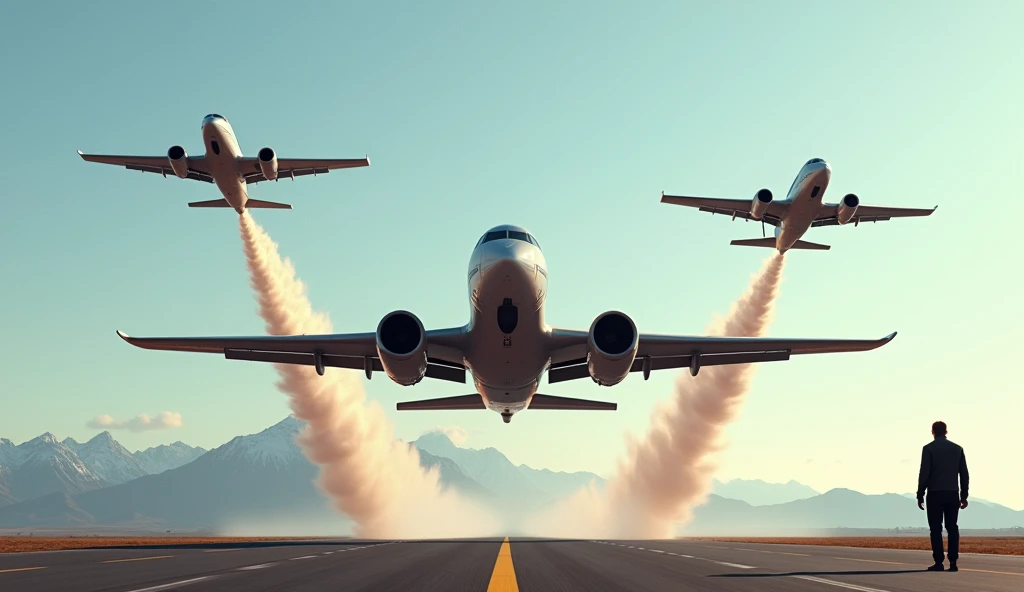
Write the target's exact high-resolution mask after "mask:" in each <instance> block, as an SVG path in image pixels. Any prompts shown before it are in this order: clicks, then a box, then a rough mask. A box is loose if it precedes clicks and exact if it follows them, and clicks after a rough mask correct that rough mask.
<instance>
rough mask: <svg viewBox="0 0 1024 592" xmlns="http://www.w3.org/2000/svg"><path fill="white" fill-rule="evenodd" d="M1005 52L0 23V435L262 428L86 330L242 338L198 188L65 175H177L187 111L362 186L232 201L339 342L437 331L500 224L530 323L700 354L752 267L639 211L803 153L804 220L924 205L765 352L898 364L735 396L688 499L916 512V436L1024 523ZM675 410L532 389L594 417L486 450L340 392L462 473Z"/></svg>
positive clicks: (816, 362)
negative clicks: (159, 165)
mask: <svg viewBox="0 0 1024 592" xmlns="http://www.w3.org/2000/svg"><path fill="white" fill-rule="evenodd" d="M1021 22H1024V5H1022V4H1021V3H1019V2H1014V1H1012V0H1007V1H1005V2H996V1H986V2H980V3H976V4H974V5H968V4H965V3H962V2H936V1H934V0H929V1H921V2H901V3H895V4H894V3H891V2H874V1H872V2H869V1H864V2H858V3H851V4H849V5H839V4H829V5H827V6H826V5H814V6H813V7H812V6H811V5H808V4H805V3H797V2H781V3H780V2H776V3H761V2H734V3H717V4H716V3H706V2H701V3H683V2H663V3H654V2H648V3H640V4H634V5H628V6H627V4H625V3H617V2H593V1H587V2H582V1H581V2H559V3H550V2H520V3H512V4H500V3H480V2H468V1H467V2H448V3H440V4H431V5H430V6H429V7H428V6H425V5H424V4H423V3H420V2H393V3H387V6H384V5H381V4H379V3H344V4H343V3H333V2H323V3H317V4H302V3H296V4H294V5H288V7H287V8H285V7H284V5H282V4H280V3H278V2H263V1H253V2H245V3H244V4H237V3H236V4H229V3H227V2H224V3H216V4H211V3H200V2H178V3H175V4H152V3H145V4H139V3H135V2H102V3H98V4H95V3H94V4H90V5H88V6H86V5H84V4H83V5H77V4H73V3H72V4H61V5H60V9H59V10H57V9H55V5H54V4H53V3H49V2H36V3H30V2H21V3H5V4H3V6H2V7H0V65H2V72H3V78H4V80H3V92H0V108H2V112H3V117H2V118H0V132H2V133H0V138H2V142H0V182H2V190H0V191H2V198H0V199H2V203H3V210H2V212H0V287H2V288H0V303H2V305H3V306H2V307H0V335H2V336H3V338H2V339H0V360H3V362H2V367H3V371H2V372H0V436H4V437H7V438H10V439H12V440H14V441H15V442H21V441H23V440H26V439H29V438H31V437H34V436H36V435H38V434H39V433H41V432H43V431H51V432H53V433H55V434H57V435H58V436H59V437H65V436H73V437H75V438H76V439H85V438H88V437H90V436H91V435H93V434H95V433H96V430H95V429H92V428H88V427H87V426H86V423H87V422H88V421H89V419H90V418H92V417H94V416H97V415H100V414H109V415H111V416H113V417H114V418H115V419H128V418H130V417H133V416H135V415H137V414H139V413H148V414H150V415H155V414H156V413H158V412H160V411H163V410H168V411H173V412H177V413H180V414H181V415H182V419H183V422H184V427H181V428H179V429H173V430H166V431H150V432H129V431H118V432H115V436H116V437H117V438H118V439H119V440H120V441H122V442H123V443H124V444H125V445H127V446H128V447H129V448H132V449H135V448H140V447H147V446H151V445H155V444H159V443H163V442H169V441H173V440H177V439H180V440H183V441H186V442H189V443H192V444H196V445H202V446H205V447H212V446H216V445H219V444H221V443H223V442H225V441H226V440H228V439H230V438H231V437H233V436H235V435H239V434H244V433H252V432H256V431H259V430H261V429H263V428H264V427H266V426H268V425H270V424H272V423H274V422H276V421H278V420H280V419H281V418H282V417H284V416H285V415H286V414H287V413H288V409H287V405H286V397H285V396H284V395H283V394H281V393H279V392H278V391H277V390H276V389H275V387H274V385H273V382H274V378H275V376H274V371H273V368H271V367H270V366H267V365H260V364H255V363H246V362H233V361H226V360H224V359H222V358H220V357H217V356H202V355H193V354H173V353H157V352H146V351H142V350H137V349H134V348H131V347H129V346H128V345H126V344H124V343H122V342H121V341H120V340H119V339H118V338H117V337H116V336H115V335H114V330H115V329H118V328H119V329H122V330H125V331H126V332H128V333H130V334H137V335H232V334H259V333H261V332H262V330H263V323H262V321H261V320H260V319H259V318H258V317H257V315H256V312H255V311H256V305H255V302H254V300H253V297H252V291H251V289H250V288H249V286H248V282H247V276H246V271H245V266H244V259H243V256H242V252H241V242H240V239H239V236H238V232H237V227H238V223H237V216H236V215H235V214H234V213H233V212H232V211H231V210H217V211H213V210H201V211H197V210H190V209H189V208H187V207H186V206H185V204H186V202H188V201H196V200H204V199H214V198H216V197H218V195H219V194H218V193H217V191H216V189H215V188H214V187H212V186H210V185H207V184H204V183H196V182H192V181H181V180H178V179H162V178H160V177H159V176H156V175H144V174H142V173H134V172H129V171H125V170H123V169H118V168H115V167H110V166H103V165H96V164H89V163H85V162H83V161H81V160H80V159H79V157H78V156H77V154H76V153H75V150H76V149H81V150H83V151H87V152H100V153H136V154H153V155H162V154H165V153H166V151H167V148H168V147H169V146H171V145H172V144H181V145H182V146H184V147H185V148H186V149H187V150H188V151H189V152H191V153H193V154H201V153H202V144H201V140H200V135H199V127H200V121H201V119H202V117H203V116H204V115H205V114H207V113H211V112H216V113H221V114H223V115H225V116H226V117H227V118H228V119H229V120H230V121H231V123H232V126H233V127H234V129H235V132H236V133H237V134H238V138H239V141H240V143H241V146H242V149H243V151H245V152H246V153H247V154H254V153H255V152H256V151H257V150H258V149H259V148H260V147H262V146H264V145H269V146H272V147H273V148H274V149H275V150H276V151H277V152H278V154H279V155H282V156H297V157H314V156H315V157H361V156H363V155H364V154H368V155H369V156H370V158H371V160H372V162H373V165H372V166H371V167H370V168H367V169H357V170H352V171H341V172H336V173H332V174H330V175H327V176H323V177H317V178H311V177H307V178H302V179H299V180H296V181H295V182H294V183H292V182H290V181H289V182H282V183H277V184H273V183H267V184H261V185H259V186H256V187H253V188H252V191H251V195H252V197H254V198H258V199H271V200H279V201H286V202H289V203H292V204H293V205H294V207H295V209H294V210H293V211H290V212H287V211H286V212H280V211H257V212H256V215H255V218H256V219H257V221H258V222H260V223H261V224H263V225H264V226H265V227H266V228H267V230H268V231H269V232H270V234H271V236H273V237H274V238H275V240H277V241H278V242H279V244H280V246H281V250H282V252H283V253H284V254H285V255H287V256H289V257H291V258H292V260H293V262H294V263H295V265H296V266H297V268H298V271H299V274H300V276H301V277H302V278H303V279H304V280H305V281H306V282H307V284H308V286H309V289H310V294H311V297H312V299H313V301H314V304H315V305H316V306H317V307H318V308H320V309H322V310H325V311H328V312H329V313H330V315H331V318H332V320H333V322H334V327H335V329H336V330H338V331H370V330H373V328H374V327H376V325H377V322H378V321H379V319H380V318H381V317H382V316H383V315H384V314H386V313H387V312H389V311H391V310H394V309H397V308H406V309H408V310H411V311H413V312H415V313H416V314H417V315H419V316H420V318H421V319H422V320H423V322H424V323H425V324H426V325H427V326H428V327H444V326H453V325H460V324H462V323H464V322H465V321H466V320H467V318H468V301H467V289H466V284H465V282H466V280H465V277H466V276H465V274H466V268H467V262H468V257H469V254H470V252H471V250H472V248H473V245H474V244H475V243H476V241H477V239H478V238H479V236H480V235H481V234H482V233H483V232H484V231H485V230H486V229H487V228H488V227H490V226H493V225H496V224H500V223H514V224H519V225H522V226H525V227H527V228H528V229H530V231H531V232H532V233H533V234H535V235H536V236H537V237H538V239H539V241H540V243H541V244H542V245H543V247H544V251H545V255H546V258H547V260H548V264H549V266H550V272H551V283H550V293H549V300H548V312H547V314H548V320H549V322H551V323H552V324H555V325H560V326H568V327H577V328H586V327H588V326H589V325H590V323H591V321H592V320H593V319H594V317H595V316H596V315H597V314H599V313H601V312H603V311H605V310H609V309H619V310H623V311H625V312H627V313H628V314H630V315H631V316H632V317H633V318H634V320H635V321H636V323H637V325H638V326H639V328H640V330H641V331H647V332H674V333H700V332H702V331H703V330H704V328H705V326H706V325H707V323H708V322H709V321H710V319H711V317H712V315H713V314H716V313H719V314H721V313H724V312H726V311H727V310H728V306H729V304H730V303H731V302H732V301H733V300H734V299H735V298H736V297H737V296H738V295H739V294H740V293H741V292H742V291H743V289H744V288H745V287H746V285H747V283H748V281H749V276H750V274H751V273H753V272H754V271H755V270H756V269H758V267H759V266H760V264H761V261H762V259H763V258H764V257H765V256H766V255H768V254H769V251H767V250H763V249H752V248H740V247H731V246H729V244H728V243H729V240H731V239H734V238H752V237H758V236H760V228H759V227H758V226H757V225H755V224H747V223H743V222H740V221H737V222H730V221H729V219H728V218H726V217H711V216H709V215H707V214H702V213H698V212H696V211H694V210H689V209H684V208H680V207H674V206H669V205H663V204H660V203H658V198H659V195H660V192H661V191H662V190H666V191H668V192H676V193H684V194H691V195H714V196H722V197H748V196H752V195H753V194H754V192H755V191H756V190H757V189H759V188H761V187H768V188H770V189H772V190H773V191H774V192H775V194H776V195H782V194H784V193H785V191H786V189H787V188H788V187H789V185H790V183H791V181H792V179H793V176H794V175H795V174H796V172H797V170H798V169H799V167H800V166H801V165H802V164H803V163H804V162H805V161H806V160H807V159H809V158H811V157H816V156H820V157H822V158H825V159H827V160H828V161H829V162H830V163H831V164H832V168H833V174H832V184H831V186H830V188H829V193H828V195H827V196H826V199H830V200H831V201H835V200H837V199H838V198H839V197H840V196H842V194H844V193H847V192H856V193H857V194H858V195H859V196H860V197H861V200H862V202H863V203H870V204H884V205H894V206H911V207H930V206H933V205H936V204H939V206H940V207H939V210H938V212H936V213H935V214H934V215H933V216H932V217H930V218H926V219H911V220H897V221H893V222H887V223H880V224H875V225H866V226H865V225H862V226H860V227H859V228H853V227H844V228H825V229H815V230H813V231H811V232H810V233H808V236H807V238H808V239H809V240H812V241H816V242H823V243H826V244H830V245H832V250H831V251H829V252H825V253H820V252H792V253H791V254H789V255H787V258H788V259H789V261H788V263H787V268H786V270H785V279H784V282H783V289H782V297H781V300H780V302H779V306H778V315H777V321H776V323H775V324H774V325H773V327H772V330H771V333H772V334H773V335H777V336H806V337H815V336H821V337H855V338H869V337H870V338H874V337H880V336H882V335H885V334H887V333H889V332H890V331H893V330H898V331H899V332H900V335H899V337H897V339H896V340H895V341H894V342H893V343H892V344H891V345H889V346H886V347H885V348H883V349H881V350H878V351H875V352H870V353H862V354H848V355H833V356H813V357H804V358H801V359H796V360H793V361H790V362H782V363H775V364H765V365H764V366H762V367H761V368H760V369H759V373H758V375H757V377H756V379H755V383H754V388H753V391H752V392H751V393H750V397H749V400H748V403H747V404H746V406H745V407H744V409H743V410H742V414H741V416H740V418H739V419H738V420H737V422H736V423H735V424H734V425H732V426H731V428H730V429H729V432H728V434H729V440H730V442H731V447H730V448H729V449H728V451H727V452H726V453H725V454H724V456H723V457H722V468H721V472H720V475H719V476H720V477H721V478H726V479H727V478H732V477H744V478H763V479H767V480H775V481H778V480H783V481H784V480H788V479H790V478H794V479H797V480H799V481H802V482H805V483H807V484H809V485H811V486H813V487H816V488H818V489H819V490H827V489H829V488H831V487H849V488H854V489H858V490H860V491H864V492H868V493H879V492H887V491H893V492H906V491H911V490H913V489H914V486H915V484H916V470H917V464H916V463H917V460H918V457H919V454H920V446H921V445H923V444H925V443H926V442H927V441H928V440H929V439H930V436H929V434H928V428H929V426H930V424H931V422H932V421H934V420H936V419H944V420H946V421H947V422H948V423H949V424H950V437H951V439H953V440H955V441H957V442H959V443H961V444H963V445H964V446H965V447H966V450H967V454H968V459H969V461H970V463H971V468H972V477H973V479H972V482H973V488H972V489H973V493H974V494H975V495H977V496H980V497H985V498H989V499H993V500H995V501H1000V502H1002V503H1005V504H1007V505H1010V506H1013V507H1016V508H1024V494H1022V493H1021V492H1022V491H1024V473H1022V472H1021V471H1020V470H1019V464H1016V463H1019V449H1020V446H1021V444H1020V442H1021V439H1020V438H1021V437H1020V434H1021V423H1022V415H1024V414H1022V411H1024V403H1022V398H1024V388H1022V386H1024V385H1022V378H1021V373H1020V370H1019V369H1018V368H1017V367H1016V365H1017V364H1019V363H1020V356H1021V353H1022V346H1021V343H1020V336H1021V334H1022V329H1024V326H1022V325H1024V323H1022V320H1021V318H1022V317H1021V310H1022V309H1021V302H1022V297H1024V285H1022V281H1021V278H1020V273H1021V265H1020V263H1019V260H1020V259H1019V254H1018V253H1019V251H1020V241H1021V240H1022V239H1021V238H1020V232H1019V227H1020V224H1019V222H1018V220H1016V219H1015V218H1016V216H1017V215H1018V214H1019V211H1020V210H1019V205H1020V204H1021V203H1022V195H1021V193H1022V191H1024V172H1022V171H1024V169H1022V167H1021V157H1022V152H1021V146H1022V144H1021V138H1022V137H1024V116H1022V108H1021V105H1024V82H1022V80H1024V79H1022V77H1021V64H1024V49H1022V45H1021V44H1020V42H1019V39H1020V30H1019V27H1020V23H1021ZM673 379H674V375H673V373H672V372H663V373H660V374H655V375H653V376H652V377H651V380H650V381H648V382H644V381H643V380H642V379H641V377H639V376H631V377H630V378H628V379H627V380H626V381H625V382H624V383H622V384H620V385H619V386H617V387H614V388H611V389H602V388H599V387H597V386H596V385H594V384H592V383H591V382H590V381H577V382H570V383H564V384H558V385H552V386H551V387H545V389H546V390H547V392H549V393H550V394H555V395H565V396H577V397H585V398H603V399H607V400H615V401H618V402H619V411H618V412H616V413H604V414H602V413H596V412H591V413H578V414H572V413H558V412H550V413H545V412H526V413H522V414H520V415H517V416H516V418H515V420H514V421H513V422H512V423H511V424H509V425H505V424H503V423H502V422H501V419H500V418H499V417H498V415H497V414H495V413H489V412H437V413H428V412H424V413H404V414H398V413H396V412H395V411H394V404H395V402H396V401H398V400H407V399H415V398H428V397H435V396H446V395H456V394H464V393H465V392H467V390H466V387H464V386H462V385H458V384H452V383H443V382H430V381H425V382H423V383H421V384H420V385H418V386H416V387H413V388H403V387H399V386H397V385H394V384H390V383H389V382H388V381H387V380H386V379H385V378H384V377H383V376H382V375H378V376H377V377H375V378H374V379H373V380H372V381H371V382H369V383H366V387H367V389H368V392H369V395H370V397H371V398H373V399H374V400H376V401H378V402H379V403H380V404H381V405H382V406H383V407H384V408H385V409H387V410H388V413H389V414H390V415H391V416H392V417H393V418H394V421H395V424H396V430H397V434H398V435H399V436H400V437H402V438H406V439H412V438H415V437H416V436H418V435H419V434H420V433H422V432H423V431H425V430H426V429H429V428H431V427H433V426H449V425H458V426H461V427H462V428H464V429H465V430H466V431H467V432H468V434H469V439H468V440H467V442H466V445H469V446H474V447H485V446H495V447H497V448H499V449H500V450H502V451H503V452H504V453H505V454H507V455H508V456H509V457H510V458H511V459H512V460H513V461H515V462H520V463H527V464H530V465H531V466H541V467H549V468H552V469H556V470H577V469H587V470H593V471H596V472H599V473H607V471H608V470H609V469H610V468H611V467H612V466H613V463H614V461H615V460H616V459H617V458H619V457H620V456H621V454H622V453H623V451H624V440H623V434H624V433H626V432H632V433H635V434H639V433H641V432H642V431H643V430H644V428H645V427H646V424H647V422H648V417H649V414H650V412H651V410H652V408H653V406H654V405H655V403H656V401H658V400H661V399H664V398H666V397H667V396H668V395H669V393H670V391H671V386H672V381H673ZM1014 450H1016V451H1017V453H1014ZM1015 465H1016V466H1015Z"/></svg>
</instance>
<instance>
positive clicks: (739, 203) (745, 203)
mask: <svg viewBox="0 0 1024 592" xmlns="http://www.w3.org/2000/svg"><path fill="white" fill-rule="evenodd" d="M661 203H667V204H673V205H677V206H685V207H688V208H696V209H697V210H700V211H701V212H708V213H710V214H721V215H723V216H731V217H732V218H733V219H735V218H742V219H744V220H747V221H753V222H764V223H765V224H770V225H772V226H779V225H780V224H781V223H782V222H781V221H782V218H783V216H785V214H786V208H787V206H786V204H783V203H779V202H775V201H773V202H772V203H770V204H768V210H767V211H766V212H765V214H764V216H763V217H762V218H761V219H757V218H755V217H754V216H752V215H751V214H750V205H751V203H752V201H751V200H749V199H729V198H721V197H692V196H688V195H665V193H664V192H662V194H661Z"/></svg>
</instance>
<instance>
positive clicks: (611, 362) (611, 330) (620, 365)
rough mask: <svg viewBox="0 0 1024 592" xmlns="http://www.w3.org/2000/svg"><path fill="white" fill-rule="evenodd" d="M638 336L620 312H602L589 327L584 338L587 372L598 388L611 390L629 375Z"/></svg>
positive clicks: (631, 323)
mask: <svg viewBox="0 0 1024 592" xmlns="http://www.w3.org/2000/svg"><path fill="white" fill-rule="evenodd" d="M639 342H640V335H639V334H638V333H637V331H636V324H635V323H633V319H631V318H629V317H628V316H626V315H625V314H623V313H621V312H616V311H612V312H606V313H604V314H602V315H600V316H598V317H597V318H596V319H594V323H593V324H592V325H590V334H589V335H588V336H587V370H588V371H589V372H590V378H592V379H593V380H594V382H596V383H597V384H599V385H601V386H612V385H615V384H619V383H620V382H622V381H623V380H624V379H625V378H626V376H628V375H629V370H630V369H631V368H632V367H633V360H634V359H635V358H636V349H637V346H638V345H639Z"/></svg>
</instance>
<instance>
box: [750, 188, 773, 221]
mask: <svg viewBox="0 0 1024 592" xmlns="http://www.w3.org/2000/svg"><path fill="white" fill-rule="evenodd" d="M771 204H772V192H771V191H769V190H768V189H761V190H760V191H758V192H757V193H755V194H754V201H752V202H751V203H750V215H751V217H753V218H754V219H755V220H760V219H761V218H763V217H764V214H765V212H767V211H768V206H770V205H771Z"/></svg>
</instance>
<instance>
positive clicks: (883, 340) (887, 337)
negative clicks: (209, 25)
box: [872, 331, 896, 349]
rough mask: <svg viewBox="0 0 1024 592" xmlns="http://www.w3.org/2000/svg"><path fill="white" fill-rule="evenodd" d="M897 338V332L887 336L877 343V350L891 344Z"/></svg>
mask: <svg viewBox="0 0 1024 592" xmlns="http://www.w3.org/2000/svg"><path fill="white" fill-rule="evenodd" d="M895 338H896V331H893V332H892V333H890V334H888V335H886V336H885V337H883V338H881V339H879V340H878V342H877V343H878V345H876V346H875V348H878V347H882V346H883V345H885V344H887V343H889V342H890V341H892V340H893V339H895ZM872 349H874V348H872Z"/></svg>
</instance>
